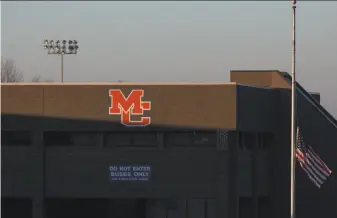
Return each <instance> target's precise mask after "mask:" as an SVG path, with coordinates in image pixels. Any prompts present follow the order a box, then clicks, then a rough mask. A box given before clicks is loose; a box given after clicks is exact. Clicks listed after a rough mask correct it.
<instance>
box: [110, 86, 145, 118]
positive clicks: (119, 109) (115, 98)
mask: <svg viewBox="0 0 337 218" xmlns="http://www.w3.org/2000/svg"><path fill="white" fill-rule="evenodd" d="M109 96H110V97H111V105H110V107H109V114H111V115H121V114H122V113H123V112H124V113H129V114H134V115H143V114H144V109H145V110H146V109H147V108H150V107H151V106H150V102H142V97H143V96H144V90H137V89H134V90H132V91H131V93H130V94H129V96H128V97H125V96H124V94H123V92H122V90H120V89H110V90H109Z"/></svg>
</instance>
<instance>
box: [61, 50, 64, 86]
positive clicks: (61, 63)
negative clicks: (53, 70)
mask: <svg viewBox="0 0 337 218" xmlns="http://www.w3.org/2000/svg"><path fill="white" fill-rule="evenodd" d="M63 55H64V53H63V52H61V83H63Z"/></svg>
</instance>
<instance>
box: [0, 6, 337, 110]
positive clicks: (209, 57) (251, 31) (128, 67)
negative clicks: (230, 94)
mask: <svg viewBox="0 0 337 218" xmlns="http://www.w3.org/2000/svg"><path fill="white" fill-rule="evenodd" d="M291 28H292V27H291V1H282V2H281V1H279V2H277V1H274V2H262V1H261V2H253V1H252V2H244V1H238V2H226V1H223V2H192V1H190V2H173V1H172V2H169V1H167V2H131V1H129V2H113V1H111V2H94V1H91V2H90V1H88V2H69V1H64V2H30V1H26V2H1V31H2V32H1V43H2V46H1V49H2V51H1V52H2V55H3V56H4V57H5V58H11V59H13V60H14V61H15V62H16V65H17V67H18V68H19V69H20V70H22V72H23V73H24V76H25V80H27V81H29V80H31V79H32V77H33V76H35V75H41V76H42V77H43V78H45V79H52V80H55V81H56V80H59V78H60V76H59V75H60V57H58V56H56V55H47V51H45V50H44V49H43V48H42V43H43V40H44V39H54V40H57V39H60V40H62V39H66V40H68V39H76V40H77V41H78V42H79V46H80V50H79V54H77V55H69V56H66V57H65V60H64V73H65V76H64V80H65V81H69V82H76V81H82V82H83V81H105V82H108V81H116V80H126V81H135V82H137V81H197V82H200V81H204V82H215V81H221V82H226V81H229V71H230V70H238V69H249V70H260V69H262V70H263V69H264V70H268V69H278V70H282V71H287V72H291ZM296 72H297V75H298V80H299V82H300V83H301V84H302V85H303V86H304V87H305V88H307V89H308V90H310V91H315V92H320V93H321V94H322V104H323V105H324V106H325V107H326V108H327V109H328V110H329V111H330V112H331V113H332V114H333V115H334V116H335V117H337V2H333V1H330V2H321V1H319V2H310V1H306V2H302V1H298V4H297V71H296Z"/></svg>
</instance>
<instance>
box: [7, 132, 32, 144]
mask: <svg viewBox="0 0 337 218" xmlns="http://www.w3.org/2000/svg"><path fill="white" fill-rule="evenodd" d="M1 145H2V146H32V145H33V137H32V133H31V132H29V131H6V130H2V131H1Z"/></svg>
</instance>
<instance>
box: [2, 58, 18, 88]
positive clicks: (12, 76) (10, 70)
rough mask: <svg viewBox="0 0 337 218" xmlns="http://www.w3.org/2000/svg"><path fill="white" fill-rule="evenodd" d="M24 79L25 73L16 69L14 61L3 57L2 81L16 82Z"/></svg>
mask: <svg viewBox="0 0 337 218" xmlns="http://www.w3.org/2000/svg"><path fill="white" fill-rule="evenodd" d="M22 81H23V75H22V73H21V72H19V71H18V70H17V69H16V66H15V63H14V61H13V60H11V59H4V58H3V57H1V82H2V83H16V82H22Z"/></svg>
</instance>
